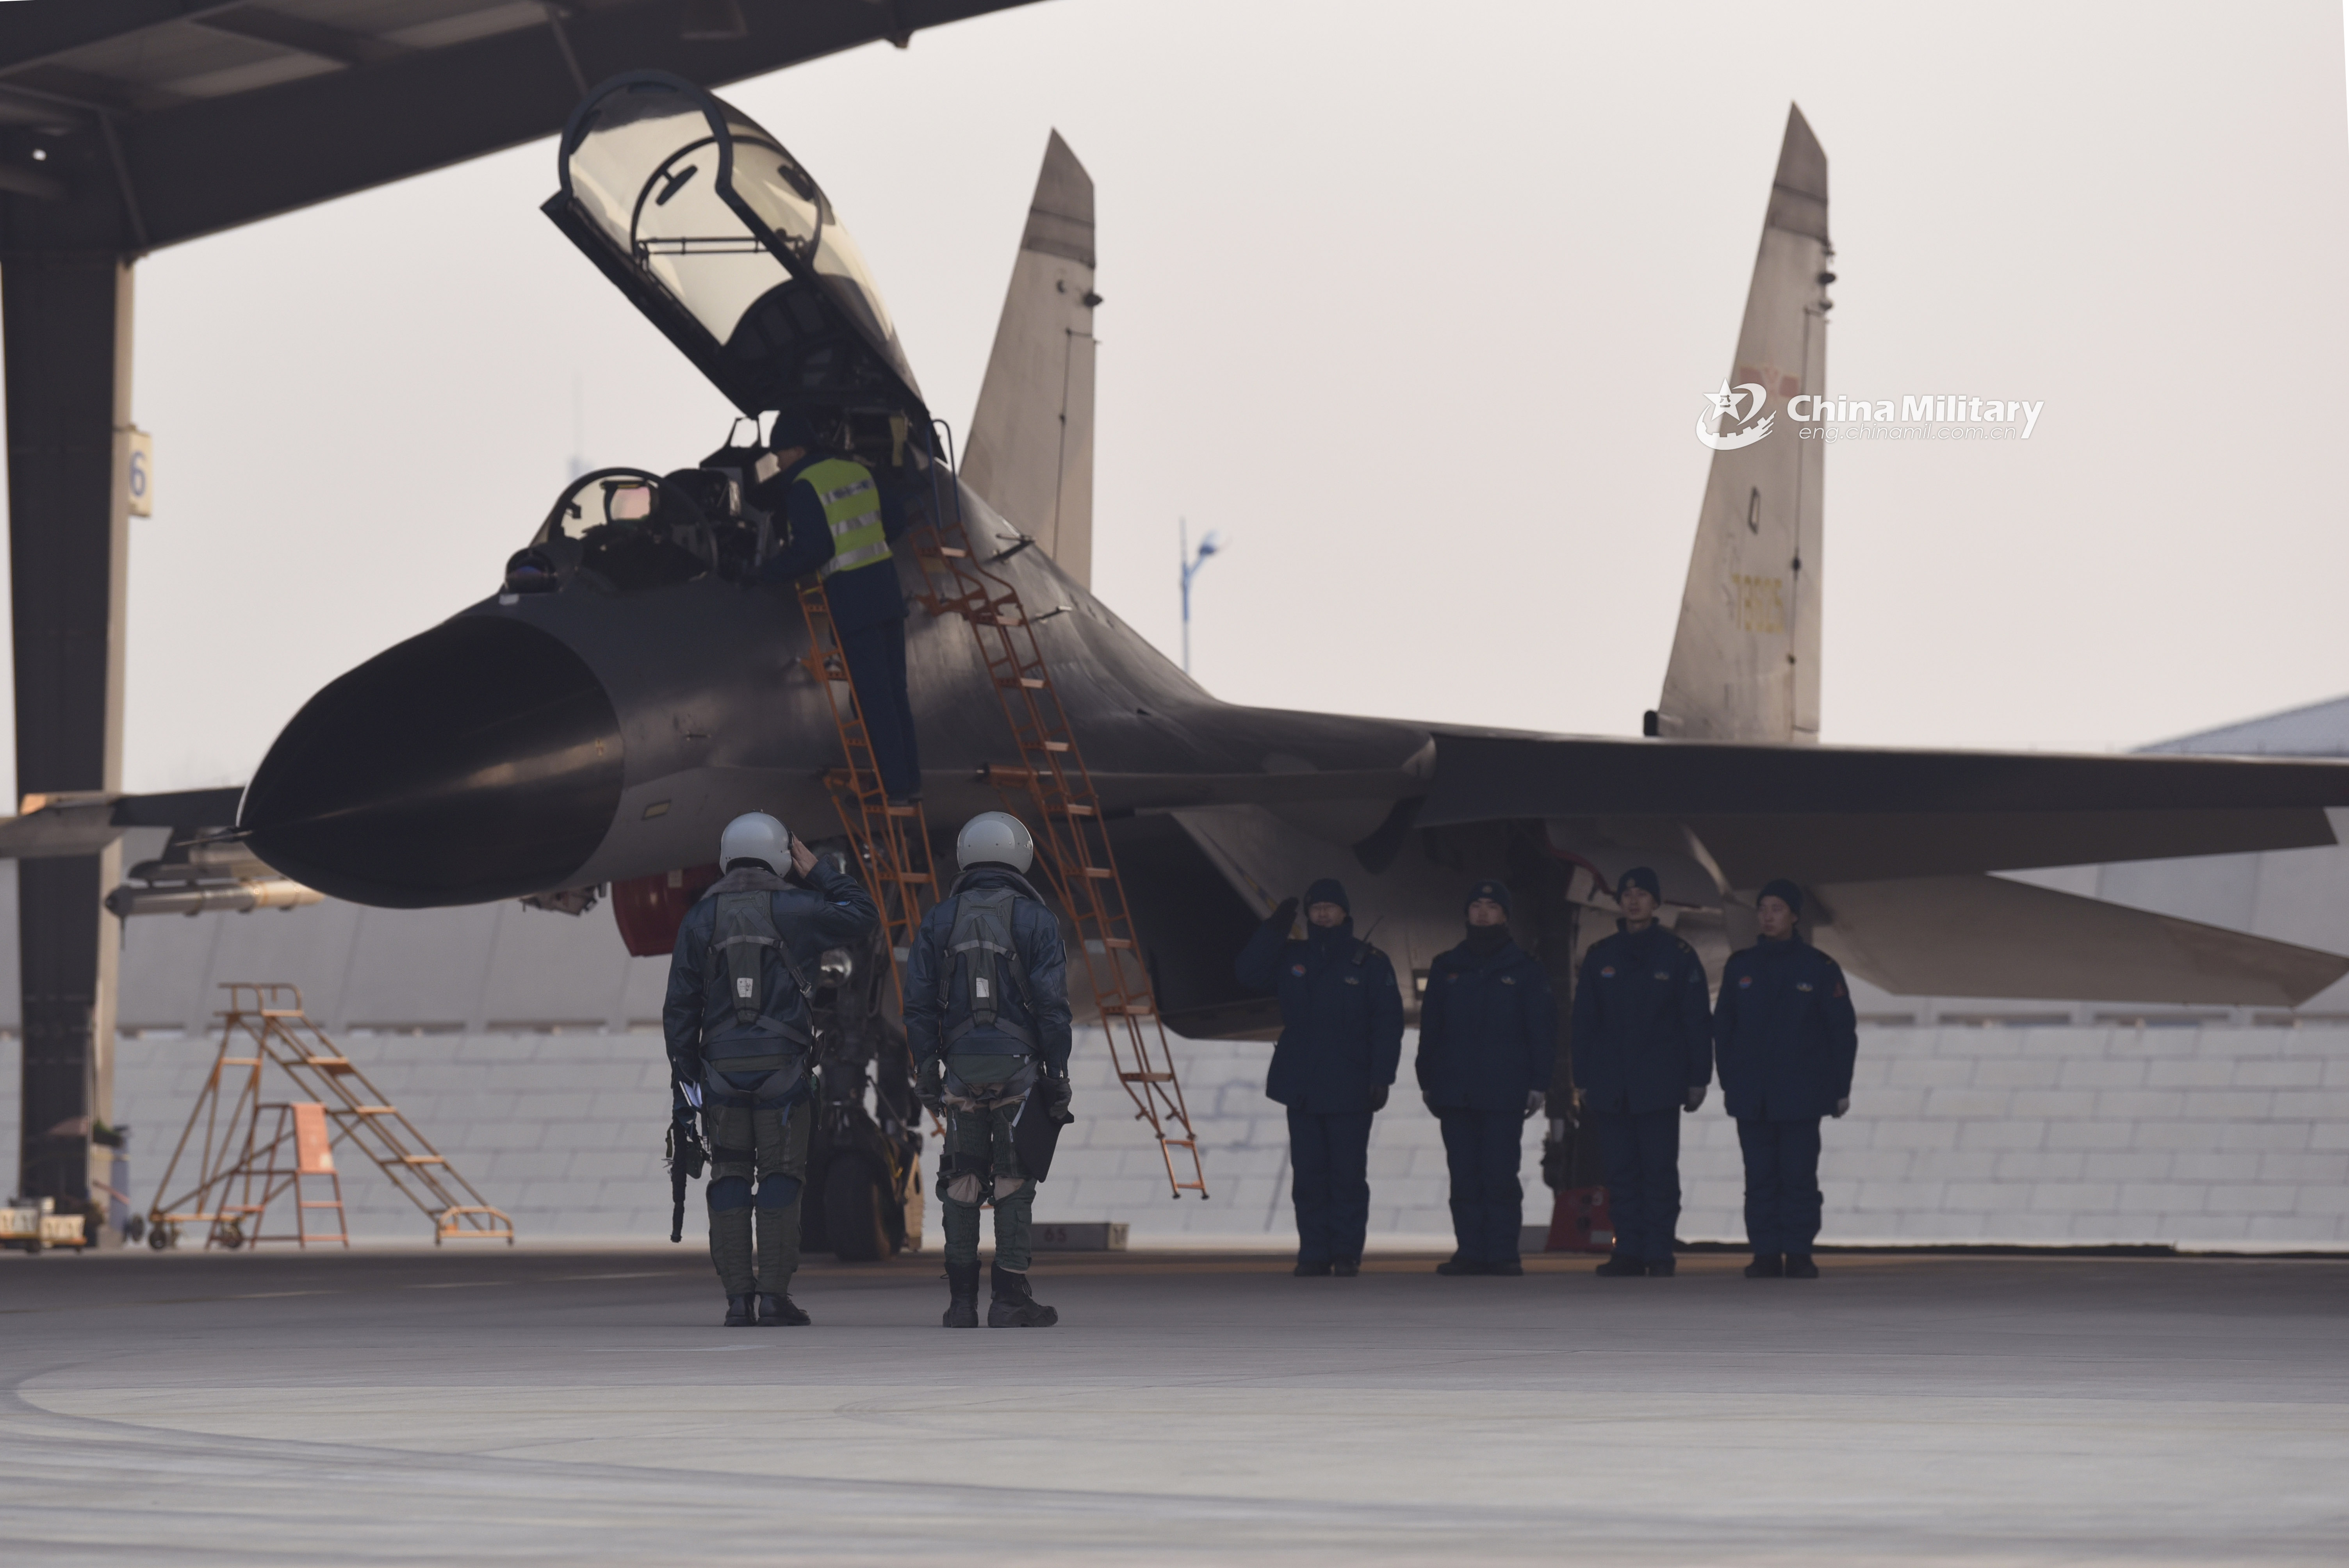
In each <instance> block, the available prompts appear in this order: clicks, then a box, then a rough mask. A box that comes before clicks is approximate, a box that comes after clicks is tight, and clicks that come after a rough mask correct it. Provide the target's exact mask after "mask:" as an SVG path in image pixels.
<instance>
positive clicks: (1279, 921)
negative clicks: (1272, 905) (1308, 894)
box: [1265, 898, 1297, 931]
mask: <svg viewBox="0 0 2349 1568" xmlns="http://www.w3.org/2000/svg"><path fill="white" fill-rule="evenodd" d="M1265 923H1266V924H1267V925H1271V926H1277V927H1278V928H1279V929H1280V930H1282V931H1287V930H1288V928H1289V927H1290V926H1292V925H1294V924H1296V923H1297V901H1296V900H1295V899H1293V898H1285V899H1282V900H1281V901H1280V907H1279V908H1278V909H1276V910H1274V911H1273V912H1272V913H1271V914H1269V915H1268V916H1267V917H1266V918H1265Z"/></svg>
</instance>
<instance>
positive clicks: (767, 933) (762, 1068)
mask: <svg viewBox="0 0 2349 1568" xmlns="http://www.w3.org/2000/svg"><path fill="white" fill-rule="evenodd" d="M772 896H773V895H772V893H771V892H770V891H768V890H765V889H759V890H754V891H752V892H723V893H719V895H718V897H717V900H716V903H717V907H716V909H715V910H714V911H713V912H712V913H713V914H714V915H715V917H716V918H715V921H714V923H713V925H712V928H711V931H710V938H709V956H708V958H707V960H706V961H705V962H706V964H707V966H708V971H709V974H708V978H709V979H711V980H715V979H717V978H718V977H719V975H721V974H722V975H725V977H726V981H727V986H726V989H727V991H728V993H729V994H730V995H731V997H732V999H733V1004H734V1027H733V1028H732V1029H731V1030H730V1031H728V1035H727V1037H728V1038H730V1039H740V1037H742V1036H744V1035H750V1036H752V1037H761V1038H765V1039H771V1040H773V1041H775V1042H776V1045H777V1048H776V1049H775V1050H774V1051H773V1052H772V1053H770V1054H762V1055H759V1056H751V1057H723V1058H720V1059H719V1060H715V1061H710V1062H709V1068H710V1069H711V1070H713V1071H715V1072H719V1073H763V1072H779V1071H781V1070H783V1069H785V1068H789V1069H791V1073H792V1079H791V1082H790V1084H789V1085H787V1086H785V1087H786V1088H790V1089H794V1090H795V1089H796V1088H798V1086H799V1082H800V1079H801V1078H802V1076H803V1075H804V1074H805V1072H806V1070H807V1053H808V1051H809V1050H810V1049H811V1048H812V1047H813V1046H814V1045H815V1037H814V1036H813V1035H812V1034H811V1033H809V1032H808V1030H807V1029H806V1027H805V1026H802V1025H800V1024H795V1023H789V1022H786V1021H785V1020H783V1019H781V1018H779V1017H775V1016H771V1014H770V1013H769V1011H768V1009H769V1007H770V1006H773V1005H776V1004H780V1003H781V1002H783V1001H784V997H783V996H782V995H775V994H772V993H771V988H770V987H769V985H768V984H767V967H766V964H765V961H764V960H765V955H766V954H769V953H772V954H774V955H775V958H776V960H777V961H778V962H779V963H781V965H782V966H783V970H784V972H785V973H786V974H788V975H790V976H791V978H792V986H793V987H794V988H796V990H797V991H798V993H799V997H800V1001H801V1003H802V1005H803V1006H812V1000H813V996H814V987H812V986H811V985H809V984H808V980H807V976H806V975H804V974H802V972H801V970H800V966H799V964H798V962H797V961H796V960H794V959H793V958H792V950H791V947H790V944H787V943H785V942H784V941H783V935H782V933H781V931H778V930H777V929H776V928H775V910H774V905H773V903H772V902H771V899H772ZM705 994H706V993H705ZM705 1059H707V1058H705ZM769 1092H770V1093H771V1091H769ZM714 1152H715V1153H717V1154H719V1155H720V1156H721V1157H722V1156H723V1155H725V1154H729V1153H733V1152H736V1151H735V1150H718V1151H714Z"/></svg>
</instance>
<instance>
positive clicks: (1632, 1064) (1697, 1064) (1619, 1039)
mask: <svg viewBox="0 0 2349 1568" xmlns="http://www.w3.org/2000/svg"><path fill="white" fill-rule="evenodd" d="M1661 896H1662V886H1661V883H1660V882H1658V881H1657V880H1656V873H1655V872H1652V871H1651V870H1649V869H1648V868H1647V867H1646V866H1634V867H1632V868H1631V869H1630V871H1628V872H1624V873H1623V874H1622V876H1621V877H1620V878H1619V879H1618V881H1617V882H1616V885H1615V902H1616V903H1617V904H1618V905H1619V907H1620V908H1621V909H1622V911H1623V918H1622V919H1621V920H1619V921H1618V922H1616V933H1615V934H1614V935H1612V936H1609V937H1606V938H1603V939H1602V940H1600V941H1599V942H1597V943H1595V944H1592V946H1591V949H1590V952H1589V954H1588V955H1587V956H1585V957H1584V959H1583V961H1582V973H1581V975H1580V976H1579V977H1578V979H1577V980H1576V982H1575V986H1574V1036H1573V1041H1572V1048H1573V1053H1574V1083H1575V1088H1577V1089H1578V1091H1579V1092H1580V1093H1581V1095H1582V1103H1583V1109H1585V1110H1586V1111H1588V1113H1589V1116H1590V1119H1591V1122H1592V1123H1593V1124H1594V1125H1595V1126H1596V1127H1597V1129H1598V1131H1599V1147H1600V1150H1601V1151H1602V1152H1603V1153H1604V1154H1605V1155H1606V1157H1607V1202H1608V1205H1609V1209H1610V1211H1611V1212H1612V1213H1613V1216H1614V1220H1615V1254H1614V1256H1612V1257H1610V1258H1609V1259H1608V1260H1607V1261H1606V1262H1605V1263H1603V1264H1599V1273H1600V1274H1608V1275H1610V1276H1617V1277H1620V1276H1624V1275H1632V1274H1671V1272H1672V1233H1673V1230H1674V1228H1675V1227H1676V1226H1677V1225H1678V1224H1679V1222H1680V1217H1681V1127H1680V1118H1681V1114H1682V1111H1683V1110H1694V1109H1696V1108H1697V1107H1698V1106H1701V1105H1702V1104H1703V1103H1704V1090H1705V1086H1706V1085H1707V1084H1708V1083H1710V1082H1712V1081H1713V1020H1712V1016H1711V1012H1712V1010H1711V1008H1710V1007H1709V1006H1707V1005H1706V1001H1705V983H1704V965H1702V964H1701V963H1699V962H1698V961H1697V956H1696V950H1695V949H1694V948H1692V947H1691V946H1690V945H1689V944H1687V943H1685V942H1683V941H1682V940H1681V939H1680V938H1679V937H1677V936H1674V935H1673V934H1671V932H1670V931H1667V930H1666V929H1664V927H1663V926H1662V925H1661V924H1659V923H1657V921H1656V904H1657V902H1658V900H1659V899H1660V898H1661Z"/></svg>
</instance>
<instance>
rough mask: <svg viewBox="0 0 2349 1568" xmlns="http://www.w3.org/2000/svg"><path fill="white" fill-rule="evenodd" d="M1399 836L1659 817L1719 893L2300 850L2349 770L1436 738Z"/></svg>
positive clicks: (2277, 762)
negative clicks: (1698, 854)
mask: <svg viewBox="0 0 2349 1568" xmlns="http://www.w3.org/2000/svg"><path fill="white" fill-rule="evenodd" d="M1435 752H1436V754H1435V765H1434V769H1433V788H1432V789H1430V791H1429V792H1428V795H1427V797H1426V799H1424V801H1423V803H1422V804H1421V806H1420V808H1419V810H1418V812H1417V813H1416V815H1415V817H1414V825H1416V826H1419V827H1423V828H1435V827H1444V826H1448V825H1454V824H1464V823H1470V822H1480V821H1495V820H1527V819H1539V820H1557V819H1562V818H1565V819H1571V818H1610V819H1622V818H1661V819H1668V820H1676V821H1678V822H1680V823H1682V824H1683V825H1685V826H1686V828H1687V829H1688V830H1689V831H1691V832H1692V833H1693V834H1694V835H1695V836H1696V838H1697V839H1698V840H1699V841H1701V843H1702V847H1703V849H1704V851H1706V852H1707V853H1709V854H1710V855H1711V856H1712V858H1713V861H1714V863H1715V865H1716V866H1717V867H1718V868H1719V871H1720V874H1721V877H1722V879H1723V881H1724V882H1726V883H1727V884H1728V885H1729V886H1731V887H1733V888H1748V889H1750V888H1754V887H1758V886H1760V885H1761V883H1763V882H1765V881H1767V880H1768V879H1770V878H1771V877H1775V876H1785V877H1793V878H1795V879H1796V880H1798V881H1800V882H1806V883H1808V884H1814V885H1817V884H1825V883H1829V882H1862V881H1879V880H1885V879H1891V878H1909V877H1927V876H1941V875H1949V874H1953V873H1960V872H1990V871H2014V870H2022V869H2024V868H2028V867H2033V866H2051V865H2080V864H2085V863H2087V862H2090V861H2126V860H2147V859H2158V858H2165V857H2168V856H2173V855H2213V854H2234V853H2242V852H2249V851H2261V850H2283V849H2302V848H2307V847H2310V846H2314V845H2325V844H2332V843H2334V842H2336V840H2335V838H2334V835H2333V824H2332V821H2331V820H2330V819H2329V818H2328V816H2327V815H2326V813H2327V811H2328V810H2332V809H2334V808H2343V807H2349V762H2335V761H2323V760H2310V759H2303V758H2232V757H2189V756H2161V757H2147V756H2123V757H2111V756H2071V755H2064V754H2061V753H2041V752H1990V751H1908V750H1893V749H1878V748H1858V747H1833V746H1771V745H1761V744H1750V743H1739V742H1733V741H1689V740H1669V739H1661V740H1660V739H1644V740H1631V739H1610V738H1592V737H1565V736H1557V737H1552V736H1526V735H1508V734H1495V733H1491V732H1483V733H1478V732H1446V731H1444V730H1441V729H1439V730H1437V731H1436V742H1435Z"/></svg>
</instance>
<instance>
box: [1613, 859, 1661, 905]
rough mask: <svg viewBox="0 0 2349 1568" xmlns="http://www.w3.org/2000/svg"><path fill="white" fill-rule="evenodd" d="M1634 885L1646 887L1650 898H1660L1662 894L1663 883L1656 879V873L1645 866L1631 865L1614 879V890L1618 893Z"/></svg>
mask: <svg viewBox="0 0 2349 1568" xmlns="http://www.w3.org/2000/svg"><path fill="white" fill-rule="evenodd" d="M1635 887H1643V888H1646V889H1647V890H1648V896H1649V897H1651V898H1654V899H1661V898H1662V897H1663V896H1664V884H1663V883H1662V882H1659V881H1657V880H1656V873H1655V872H1652V871H1651V870H1649V869H1648V868H1647V867H1646V866H1633V867H1632V868H1631V869H1630V871H1628V872H1624V873H1623V874H1622V875H1621V876H1619V877H1617V878H1616V879H1615V892H1617V893H1618V894H1619V895H1620V894H1621V893H1624V892H1628V891H1630V889H1632V888H1635Z"/></svg>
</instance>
